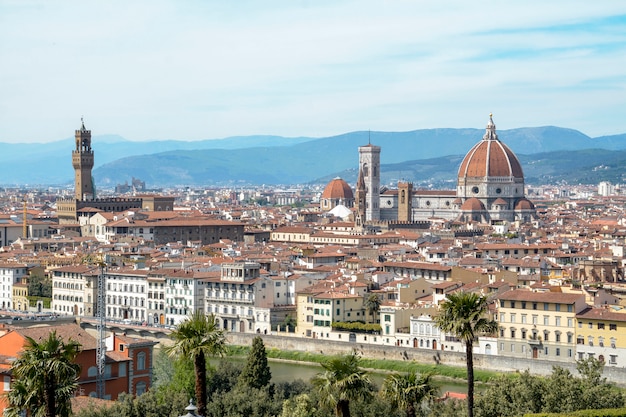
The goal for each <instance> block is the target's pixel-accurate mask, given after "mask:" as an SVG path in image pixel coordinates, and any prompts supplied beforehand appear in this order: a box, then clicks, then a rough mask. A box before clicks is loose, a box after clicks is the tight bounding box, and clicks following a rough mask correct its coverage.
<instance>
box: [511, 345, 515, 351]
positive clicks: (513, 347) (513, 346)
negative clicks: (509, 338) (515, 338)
mask: <svg viewBox="0 0 626 417" xmlns="http://www.w3.org/2000/svg"><path fill="white" fill-rule="evenodd" d="M511 352H515V343H511Z"/></svg>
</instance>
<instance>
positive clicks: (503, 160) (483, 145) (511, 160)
mask: <svg viewBox="0 0 626 417" xmlns="http://www.w3.org/2000/svg"><path fill="white" fill-rule="evenodd" d="M465 177H478V178H484V177H513V178H521V179H523V178H524V172H523V171H522V165H521V164H520V162H519V160H518V159H517V156H515V154H514V153H513V151H512V150H511V149H509V148H508V147H507V146H506V145H505V144H504V143H502V142H500V140H499V139H498V135H497V134H496V125H495V124H494V123H493V120H491V119H489V123H488V124H487V131H486V133H485V135H484V136H483V140H481V141H480V142H478V143H477V144H476V145H474V147H473V148H472V149H470V151H469V152H468V153H467V155H466V156H465V158H464V159H463V162H461V166H460V168H459V178H465Z"/></svg>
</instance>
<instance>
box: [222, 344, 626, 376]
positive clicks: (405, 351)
mask: <svg viewBox="0 0 626 417" xmlns="http://www.w3.org/2000/svg"><path fill="white" fill-rule="evenodd" d="M256 336H261V337H262V338H263V343H264V344H265V346H266V347H268V348H276V349H280V350H290V351H301V352H310V353H320V354H323V355H329V356H330V355H342V354H346V353H350V352H352V350H356V351H357V352H358V353H359V354H360V355H361V356H363V357H367V358H374V359H382V360H384V359H389V360H400V361H415V362H419V363H423V364H432V365H438V364H441V365H449V366H458V367H465V366H466V365H465V353H462V352H450V351H435V350H429V349H419V348H410V347H398V346H383V345H373V344H367V343H353V342H339V341H330V340H323V339H309V338H301V337H291V336H277V335H257V334H247V333H228V334H227V336H226V338H227V340H228V342H229V343H231V344H234V345H241V346H248V345H251V344H252V339H253V338H254V337H256ZM553 366H560V367H561V368H564V369H568V370H570V371H571V372H572V373H573V374H574V375H577V374H578V371H577V370H576V363H575V362H571V363H568V362H555V361H546V360H537V359H525V358H510V357H504V356H497V355H482V354H475V355H474V368H475V369H483V370H488V371H496V372H523V371H525V370H528V371H529V372H530V373H531V374H533V375H549V374H551V373H552V368H553ZM603 376H604V377H605V378H607V380H608V381H611V382H614V383H616V384H618V385H620V386H626V369H625V368H617V367H612V366H605V367H604V375H603Z"/></svg>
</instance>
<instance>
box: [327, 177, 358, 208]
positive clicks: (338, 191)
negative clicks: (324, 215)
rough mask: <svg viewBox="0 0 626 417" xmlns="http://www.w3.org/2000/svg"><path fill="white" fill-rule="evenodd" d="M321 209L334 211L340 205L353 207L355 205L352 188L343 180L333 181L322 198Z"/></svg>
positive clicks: (335, 179) (336, 179)
mask: <svg viewBox="0 0 626 417" xmlns="http://www.w3.org/2000/svg"><path fill="white" fill-rule="evenodd" d="M320 205H321V209H322V210H324V211H328V210H332V209H333V208H335V207H336V206H338V205H343V206H346V207H352V206H353V205H354V194H353V192H352V188H350V186H349V185H348V183H347V182H345V181H344V180H343V179H341V178H334V179H333V180H331V181H330V182H329V183H328V185H326V188H324V192H323V193H322V196H321V198H320Z"/></svg>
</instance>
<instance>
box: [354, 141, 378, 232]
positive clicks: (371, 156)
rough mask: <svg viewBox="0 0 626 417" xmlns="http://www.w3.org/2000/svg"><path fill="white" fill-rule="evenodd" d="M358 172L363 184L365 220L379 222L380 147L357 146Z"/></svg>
mask: <svg viewBox="0 0 626 417" xmlns="http://www.w3.org/2000/svg"><path fill="white" fill-rule="evenodd" d="M359 170H360V171H361V172H362V173H363V180H364V182H365V220H366V221H370V220H379V219H380V146H374V145H371V144H369V145H365V146H359Z"/></svg>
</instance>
